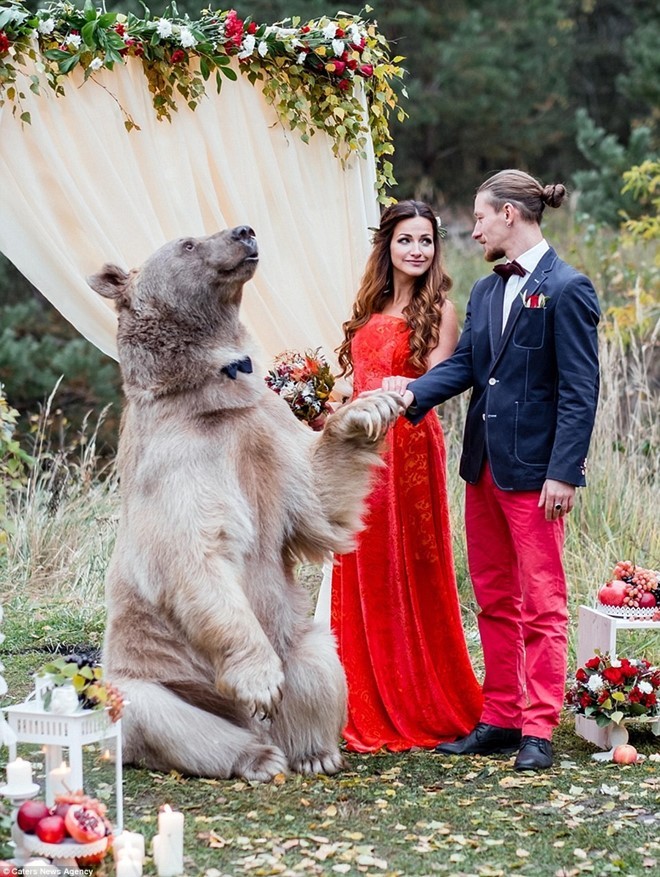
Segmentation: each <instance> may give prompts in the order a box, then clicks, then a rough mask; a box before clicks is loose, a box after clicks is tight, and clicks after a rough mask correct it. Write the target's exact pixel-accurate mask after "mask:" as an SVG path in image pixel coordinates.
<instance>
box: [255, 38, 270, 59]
mask: <svg viewBox="0 0 660 877" xmlns="http://www.w3.org/2000/svg"><path fill="white" fill-rule="evenodd" d="M257 51H258V52H259V54H260V55H261V57H262V58H265V57H266V55H267V54H268V43H267V42H266V40H262V41H261V42H260V43H259V46H258V48H257Z"/></svg>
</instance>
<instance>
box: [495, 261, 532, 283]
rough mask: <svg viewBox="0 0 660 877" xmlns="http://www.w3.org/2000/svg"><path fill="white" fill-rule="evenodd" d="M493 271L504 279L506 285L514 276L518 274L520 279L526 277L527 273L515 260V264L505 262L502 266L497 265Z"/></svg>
mask: <svg viewBox="0 0 660 877" xmlns="http://www.w3.org/2000/svg"><path fill="white" fill-rule="evenodd" d="M493 271H494V272H495V273H496V274H499V275H500V277H503V278H504V282H505V283H506V281H507V280H508V279H509V277H511V275H512V274H517V275H518V276H519V277H524V276H525V274H526V273H527V272H526V271H525V269H524V268H523V266H522V265H520V264H519V263H518V262H516V260H515V259H514V260H513V262H504V263H503V264H502V265H495V267H494V268H493Z"/></svg>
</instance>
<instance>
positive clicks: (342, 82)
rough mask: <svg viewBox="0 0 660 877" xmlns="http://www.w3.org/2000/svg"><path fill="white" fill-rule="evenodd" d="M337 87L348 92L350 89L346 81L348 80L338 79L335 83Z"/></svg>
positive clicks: (349, 84)
mask: <svg viewBox="0 0 660 877" xmlns="http://www.w3.org/2000/svg"><path fill="white" fill-rule="evenodd" d="M337 87H338V88H340V89H341V90H342V91H348V89H349V88H350V87H351V83H350V82H349V81H348V79H340V80H339V82H338V83H337Z"/></svg>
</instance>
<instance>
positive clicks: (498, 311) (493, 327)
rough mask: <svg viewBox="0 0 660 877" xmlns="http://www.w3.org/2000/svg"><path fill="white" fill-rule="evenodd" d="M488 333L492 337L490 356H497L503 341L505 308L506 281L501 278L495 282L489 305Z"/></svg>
mask: <svg viewBox="0 0 660 877" xmlns="http://www.w3.org/2000/svg"><path fill="white" fill-rule="evenodd" d="M488 308H489V309H488V332H489V335H490V355H491V357H493V356H495V351H496V350H497V348H498V347H499V344H500V341H501V339H502V310H503V308H504V280H503V279H502V278H501V277H498V279H497V280H496V282H495V286H494V287H493V291H492V293H491V296H490V302H489V304H488Z"/></svg>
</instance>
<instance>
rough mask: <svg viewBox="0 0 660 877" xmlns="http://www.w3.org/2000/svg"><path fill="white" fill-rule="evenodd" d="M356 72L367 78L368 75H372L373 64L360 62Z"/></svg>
mask: <svg viewBox="0 0 660 877" xmlns="http://www.w3.org/2000/svg"><path fill="white" fill-rule="evenodd" d="M357 72H358V73H359V74H360V76H364V78H365V79H368V78H369V77H370V76H373V75H374V65H373V64H360V66H359V67H358V69H357Z"/></svg>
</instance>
